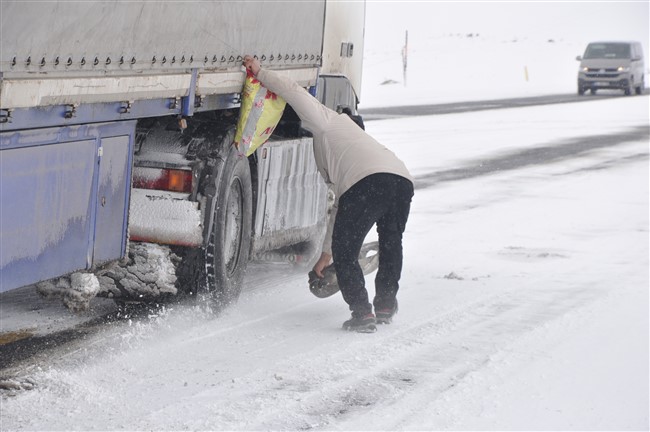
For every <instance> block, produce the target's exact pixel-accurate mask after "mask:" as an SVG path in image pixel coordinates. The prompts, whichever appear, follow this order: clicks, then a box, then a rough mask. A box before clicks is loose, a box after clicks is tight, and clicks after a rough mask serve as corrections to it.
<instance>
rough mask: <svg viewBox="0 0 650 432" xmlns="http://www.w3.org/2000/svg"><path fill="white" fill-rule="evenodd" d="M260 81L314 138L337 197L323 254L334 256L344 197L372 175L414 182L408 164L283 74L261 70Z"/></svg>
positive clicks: (317, 155)
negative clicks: (335, 228) (337, 226)
mask: <svg viewBox="0 0 650 432" xmlns="http://www.w3.org/2000/svg"><path fill="white" fill-rule="evenodd" d="M257 79H259V80H260V82H261V83H262V85H263V86H264V87H266V88H268V89H269V90H271V91H272V92H274V93H276V94H278V95H279V96H281V97H282V98H284V100H286V101H287V103H288V104H289V105H291V107H292V108H293V110H294V111H295V112H296V114H298V117H300V120H301V121H302V127H303V128H305V129H307V130H308V131H309V132H311V133H312V135H313V137H314V157H315V159H316V166H317V167H318V171H319V172H320V174H321V175H322V176H323V178H324V179H325V183H327V185H328V187H329V188H330V189H332V191H333V192H334V194H335V197H336V198H335V203H334V208H333V209H332V213H331V214H330V219H329V223H328V226H327V233H326V234H325V241H324V243H323V252H326V253H328V254H330V255H331V253H332V251H331V247H332V232H333V229H334V222H335V219H336V211H337V209H338V202H339V197H341V196H342V195H343V194H344V193H345V192H346V191H347V190H348V189H350V188H351V187H352V186H353V185H354V184H355V183H356V182H358V181H359V180H361V179H363V178H364V177H367V176H369V175H371V174H377V173H390V174H397V175H399V176H402V177H404V178H407V179H409V180H410V181H413V178H412V177H411V174H410V173H409V171H408V170H407V169H406V166H405V165H404V163H403V162H402V161H401V160H399V159H398V158H397V156H395V154H394V153H393V152H392V151H390V150H388V149H387V148H386V147H384V146H383V145H381V144H379V143H378V142H377V141H375V139H374V138H372V137H371V136H370V135H368V134H367V133H366V132H365V131H364V130H363V129H361V128H360V127H359V126H357V124H356V123H354V121H352V119H350V117H348V116H347V115H346V114H338V113H337V112H335V111H332V110H331V109H329V108H327V107H326V106H325V105H323V104H321V103H320V102H319V101H318V100H317V99H316V98H315V97H313V96H312V95H311V94H309V93H308V92H307V90H305V89H304V88H302V87H300V86H299V85H298V84H297V83H296V82H294V81H293V80H291V79H290V78H288V77H286V76H284V75H282V73H279V72H275V71H269V70H265V69H261V70H260V71H259V72H258V73H257Z"/></svg>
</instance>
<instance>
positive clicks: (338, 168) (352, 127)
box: [244, 56, 413, 332]
mask: <svg viewBox="0 0 650 432" xmlns="http://www.w3.org/2000/svg"><path fill="white" fill-rule="evenodd" d="M244 66H245V67H246V68H247V69H248V70H250V71H251V72H252V73H253V74H254V75H255V76H256V77H257V79H258V80H260V82H261V83H262V84H263V85H264V86H265V87H266V88H268V89H269V90H271V91H272V92H274V93H276V94H278V95H280V96H281V97H282V98H284V100H286V101H287V103H288V104H289V105H291V107H292V108H293V110H294V111H295V112H296V114H298V117H300V120H301V122H302V127H303V128H305V129H307V130H308V131H309V132H311V133H312V135H313V139H314V157H315V159H316V165H317V167H318V171H319V172H320V174H321V175H322V176H323V178H324V179H325V182H326V183H327V185H328V187H330V188H331V189H332V190H333V191H334V194H335V197H336V199H335V203H334V208H333V211H332V213H331V215H330V219H329V223H328V228H327V233H326V235H325V241H324V244H323V250H322V253H321V256H320V258H319V260H318V262H317V263H316V265H315V266H314V271H315V272H316V274H317V275H318V276H319V277H323V274H322V271H323V269H324V268H325V267H327V266H328V265H329V264H330V262H331V260H332V258H333V259H334V264H335V268H336V277H337V279H338V284H339V287H340V289H341V293H342V294H343V299H344V300H345V302H346V303H347V304H348V305H349V306H350V310H351V311H352V318H350V319H349V320H347V321H345V322H344V323H343V328H344V329H345V330H354V331H360V332H371V331H374V330H375V329H376V327H375V323H376V322H379V323H384V324H388V323H390V322H391V320H392V318H393V315H394V314H395V313H396V312H397V298H396V296H397V291H398V289H399V279H400V276H401V272H402V233H403V232H404V228H405V226H406V221H407V219H408V215H409V210H410V205H411V198H412V197H413V181H412V177H411V174H410V173H409V171H408V170H407V169H406V166H405V165H404V163H403V162H402V161H401V160H400V159H398V158H397V156H395V154H394V153H393V152H391V151H390V150H388V149H387V148H386V147H384V146H383V145H381V144H379V143H378V142H377V141H375V139H373V138H372V137H371V136H370V135H368V134H367V133H366V132H365V131H363V130H362V129H361V128H360V127H359V126H357V124H356V123H354V122H353V121H352V120H351V119H350V117H348V116H347V115H345V114H338V113H336V112H335V111H333V110H331V109H329V108H327V107H326V106H324V105H323V104H321V103H320V102H319V101H318V100H317V99H316V98H314V97H313V96H312V95H310V94H309V93H308V92H307V91H306V90H305V89H304V88H302V87H300V86H299V85H298V84H297V83H296V82H294V81H292V80H291V79H289V78H286V77H285V76H283V75H281V74H279V73H277V72H274V71H269V70H265V69H262V68H261V66H260V63H259V61H258V60H257V59H254V58H252V57H251V56H246V57H245V58H244ZM374 224H377V233H378V236H379V269H378V271H377V276H376V278H375V298H374V300H373V305H374V310H375V314H376V317H375V314H373V305H371V304H370V302H369V299H368V291H367V290H366V287H365V280H364V276H363V271H362V270H361V267H360V266H359V262H358V257H359V252H360V250H361V246H362V245H363V241H364V239H365V237H366V235H367V234H368V232H369V231H370V229H371V228H372V226H373V225H374Z"/></svg>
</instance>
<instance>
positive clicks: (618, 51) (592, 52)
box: [583, 43, 631, 59]
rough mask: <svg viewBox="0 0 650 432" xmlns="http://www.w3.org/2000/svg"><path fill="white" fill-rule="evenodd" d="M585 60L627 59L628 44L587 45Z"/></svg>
mask: <svg viewBox="0 0 650 432" xmlns="http://www.w3.org/2000/svg"><path fill="white" fill-rule="evenodd" d="M583 57H584V58H586V59H629V58H630V57H631V55H630V44H625V43H595V44H589V45H588V46H587V50H586V51H585V55H584V56H583Z"/></svg>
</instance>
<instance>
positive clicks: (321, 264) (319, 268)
mask: <svg viewBox="0 0 650 432" xmlns="http://www.w3.org/2000/svg"><path fill="white" fill-rule="evenodd" d="M330 261H332V255H330V254H328V253H325V252H323V253H322V254H321V255H320V258H319V259H318V261H317V262H316V264H315V265H314V268H313V270H314V272H316V274H317V275H318V277H319V278H322V277H323V269H324V268H325V267H327V266H328V265H329V264H330Z"/></svg>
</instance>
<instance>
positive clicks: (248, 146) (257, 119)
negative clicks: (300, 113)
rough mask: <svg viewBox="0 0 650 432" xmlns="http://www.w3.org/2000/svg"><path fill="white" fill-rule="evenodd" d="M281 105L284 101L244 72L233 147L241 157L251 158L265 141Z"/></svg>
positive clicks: (273, 125)
mask: <svg viewBox="0 0 650 432" xmlns="http://www.w3.org/2000/svg"><path fill="white" fill-rule="evenodd" d="M285 105H286V102H285V101H284V99H282V98H281V97H279V96H278V95H276V94H275V93H273V92H272V91H270V90H268V89H266V88H265V87H263V86H262V84H261V83H260V82H259V81H258V80H257V78H255V76H254V75H253V74H252V73H251V72H250V71H246V80H245V82H244V90H243V91H242V101H241V108H240V110H239V120H238V121H237V131H236V133H235V145H236V146H237V149H239V152H240V153H241V154H243V155H245V156H250V155H252V154H253V152H255V150H257V148H258V147H259V146H261V145H262V144H264V143H265V142H266V140H268V139H269V137H270V136H271V134H272V133H273V131H274V130H275V127H276V126H277V125H278V122H279V121H280V117H282V112H283V111H284V107H285Z"/></svg>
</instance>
